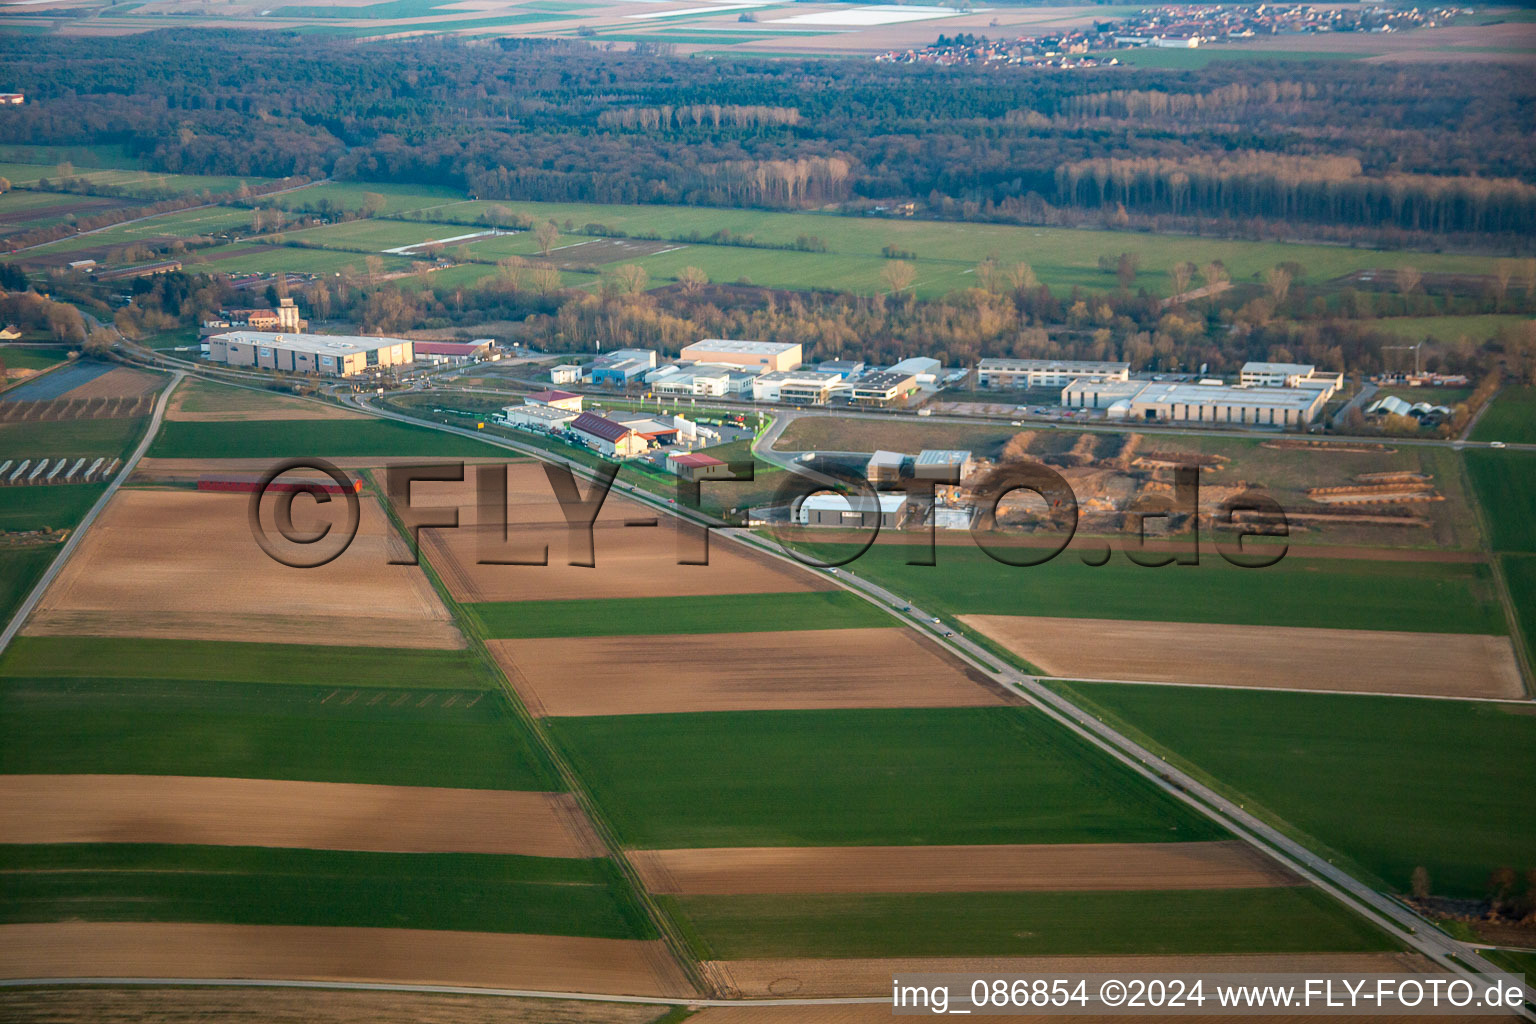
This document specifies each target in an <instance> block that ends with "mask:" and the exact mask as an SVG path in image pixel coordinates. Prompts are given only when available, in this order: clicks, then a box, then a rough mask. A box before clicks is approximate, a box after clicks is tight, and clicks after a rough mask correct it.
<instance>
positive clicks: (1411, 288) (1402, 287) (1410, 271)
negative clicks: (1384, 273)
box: [1397, 267, 1424, 295]
mask: <svg viewBox="0 0 1536 1024" xmlns="http://www.w3.org/2000/svg"><path fill="white" fill-rule="evenodd" d="M1423 281H1424V275H1423V274H1421V273H1419V271H1418V269H1417V268H1416V267H1398V268H1397V290H1398V291H1399V292H1401V293H1402V294H1404V295H1412V294H1413V293H1414V292H1416V291H1418V290H1419V285H1420V284H1421V283H1422V282H1423Z"/></svg>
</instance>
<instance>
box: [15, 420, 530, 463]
mask: <svg viewBox="0 0 1536 1024" xmlns="http://www.w3.org/2000/svg"><path fill="white" fill-rule="evenodd" d="M0 437H3V435H0ZM505 451H506V450H505V449H503V448H497V447H494V446H492V445H488V444H483V443H482V442H480V441H476V440H473V439H472V438H467V437H458V436H455V435H452V434H445V433H443V432H441V431H437V430H430V429H428V428H426V427H416V426H411V425H410V424H408V423H395V422H392V421H389V420H377V419H368V420H361V421H359V420H251V421H245V422H214V423H203V422H187V421H184V420H170V421H167V422H166V423H164V424H162V425H161V427H160V433H159V434H157V435H156V436H155V441H154V444H152V445H150V448H149V454H150V456H151V457H153V458H164V459H235V458H241V459H253V458H270V459H278V458H288V457H298V456H305V455H309V456H319V457H325V456H333V457H343V458H373V457H378V458H407V457H412V456H440V457H445V458H453V457H458V456H464V457H470V456H476V455H479V456H487V455H501V454H505Z"/></svg>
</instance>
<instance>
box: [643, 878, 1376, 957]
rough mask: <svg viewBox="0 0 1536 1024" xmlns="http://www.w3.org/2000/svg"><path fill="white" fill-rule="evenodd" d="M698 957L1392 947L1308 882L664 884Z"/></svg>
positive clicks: (1107, 953) (1365, 949) (1104, 953)
mask: <svg viewBox="0 0 1536 1024" xmlns="http://www.w3.org/2000/svg"><path fill="white" fill-rule="evenodd" d="M665 900H666V904H667V905H668V906H671V907H676V908H677V910H678V911H679V912H681V914H683V915H684V916H686V918H687V920H688V922H689V932H690V936H689V937H690V939H691V941H692V943H693V945H694V951H695V954H696V955H697V956H699V957H700V959H705V960H717V959H719V960H734V959H753V958H758V957H777V956H819V957H902V956H1029V955H1039V954H1046V953H1049V954H1052V955H1073V954H1076V955H1099V956H1112V955H1117V954H1128V953H1138V954H1172V953H1227V952H1231V951H1233V950H1243V951H1245V952H1271V953H1292V952H1318V951H1329V952H1370V951H1377V950H1389V949H1393V948H1395V946H1394V945H1393V944H1392V942H1391V941H1390V940H1389V939H1388V938H1387V937H1386V936H1385V935H1382V934H1381V933H1380V932H1378V931H1376V930H1375V929H1374V928H1373V927H1371V926H1370V925H1368V924H1366V923H1365V922H1364V921H1361V920H1359V919H1357V918H1354V917H1352V916H1351V915H1349V914H1348V913H1347V912H1346V911H1344V910H1342V909H1340V908H1339V907H1338V906H1337V905H1336V904H1334V903H1332V902H1331V901H1330V900H1329V898H1328V897H1326V896H1324V895H1323V894H1321V893H1319V892H1317V891H1316V890H1313V889H1286V888H1281V889H1225V890H1218V891H1199V890H1180V891H1178V892H1156V891H1143V892H1073V893H1039V892H1035V893H940V894H933V893H901V894H888V895H875V896H673V897H665Z"/></svg>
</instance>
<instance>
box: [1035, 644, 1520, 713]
mask: <svg viewBox="0 0 1536 1024" xmlns="http://www.w3.org/2000/svg"><path fill="white" fill-rule="evenodd" d="M1468 635H1469V636H1477V635H1479V634H1475V633H1473V634H1468ZM1034 675H1035V678H1036V679H1049V680H1054V681H1057V682H1062V683H1107V684H1109V685H1111V686H1177V687H1180V688H1181V689H1186V690H1237V691H1239V692H1241V691H1244V690H1248V691H1252V692H1254V693H1310V694H1316V695H1317V696H1319V697H1393V698H1397V699H1399V700H1449V701H1456V702H1459V703H1467V704H1518V705H1521V706H1525V705H1529V704H1531V703H1532V698H1530V697H1453V696H1450V695H1448V694H1444V693H1383V692H1381V691H1379V690H1316V689H1307V688H1306V687H1301V686H1242V685H1240V684H1237V683H1171V682H1164V681H1163V680H1160V679H1093V678H1090V677H1088V676H1060V675H1047V674H1045V673H1035V674H1034Z"/></svg>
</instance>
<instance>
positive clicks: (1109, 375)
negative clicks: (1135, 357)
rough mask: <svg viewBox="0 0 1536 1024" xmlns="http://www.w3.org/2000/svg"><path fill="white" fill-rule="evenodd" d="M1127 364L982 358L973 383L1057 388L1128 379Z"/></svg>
mask: <svg viewBox="0 0 1536 1024" xmlns="http://www.w3.org/2000/svg"><path fill="white" fill-rule="evenodd" d="M1130 375H1131V364H1130V363H1108V362H1099V361H1097V360H1090V359H983V360H982V361H981V362H979V363H977V364H976V386H977V387H981V388H1001V389H1006V390H1015V391H1019V390H1025V389H1027V388H1060V387H1066V386H1067V385H1068V384H1071V383H1072V382H1073V381H1079V380H1081V381H1106V380H1128V379H1130Z"/></svg>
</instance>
